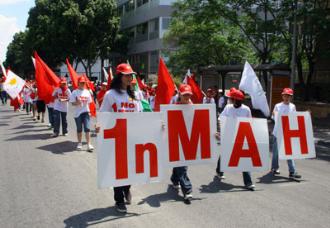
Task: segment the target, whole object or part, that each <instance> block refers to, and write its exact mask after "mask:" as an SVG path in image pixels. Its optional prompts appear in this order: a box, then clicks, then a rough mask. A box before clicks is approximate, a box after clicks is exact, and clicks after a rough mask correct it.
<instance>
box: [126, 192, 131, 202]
mask: <svg viewBox="0 0 330 228" xmlns="http://www.w3.org/2000/svg"><path fill="white" fill-rule="evenodd" d="M125 200H126V204H131V203H132V193H131V190H128V192H127V194H125Z"/></svg>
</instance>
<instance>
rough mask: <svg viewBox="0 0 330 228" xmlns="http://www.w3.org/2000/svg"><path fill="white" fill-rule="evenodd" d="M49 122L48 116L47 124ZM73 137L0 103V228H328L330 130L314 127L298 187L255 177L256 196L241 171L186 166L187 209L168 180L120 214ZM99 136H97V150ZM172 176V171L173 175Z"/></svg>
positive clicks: (137, 189)
mask: <svg viewBox="0 0 330 228" xmlns="http://www.w3.org/2000/svg"><path fill="white" fill-rule="evenodd" d="M47 120H48V118H46V122H47ZM68 120H69V136H66V137H64V136H60V137H58V138H50V135H51V133H52V132H51V131H50V130H49V129H48V127H47V123H40V122H34V121H33V120H32V117H31V116H29V115H26V113H25V112H20V113H14V112H13V111H12V109H11V108H10V107H9V106H2V105H0V205H1V208H0V228H7V227H8V228H11V227H15V228H16V227H19V228H20V227H43V228H44V227H143V228H146V227H153V228H154V227H157V228H160V227H205V228H206V227H290V228H293V227H300V228H301V227H327V228H328V227H330V175H329V168H330V137H329V134H330V128H328V127H326V126H325V125H321V127H315V138H316V147H317V154H318V157H317V159H310V160H299V161H297V162H296V164H297V170H298V172H299V173H300V174H302V175H303V179H302V181H301V182H300V183H298V182H294V181H290V180H289V179H288V178H287V177H288V171H287V165H286V164H285V162H283V161H281V163H280V166H281V175H280V176H278V177H276V178H274V177H273V176H272V175H270V174H269V173H253V174H252V176H253V180H254V182H255V184H256V187H257V189H256V191H255V192H250V191H246V190H245V189H244V188H243V180H242V175H241V174H240V173H227V174H226V177H227V178H226V180H224V181H223V182H220V181H219V180H218V179H217V178H214V174H215V166H216V164H214V165H201V166H192V167H189V171H188V174H189V177H190V179H191V181H192V184H193V195H194V199H193V200H192V202H191V204H190V205H188V204H185V203H184V202H183V200H182V196H181V194H180V195H177V193H176V192H175V191H174V190H173V189H172V188H171V187H170V186H169V184H170V181H167V182H162V183H156V184H150V185H139V186H133V187H132V194H133V204H132V205H130V206H128V213H127V214H126V215H121V214H119V213H117V212H116V210H115V208H114V200H113V191H112V189H103V190H99V189H98V188H97V185H96V153H88V152H86V151H81V152H78V151H76V150H75V147H76V143H75V142H76V135H75V125H74V121H73V117H72V115H69V116H68ZM95 140H96V138H95V137H94V138H93V141H94V145H96V143H95ZM168 177H170V170H169V171H168Z"/></svg>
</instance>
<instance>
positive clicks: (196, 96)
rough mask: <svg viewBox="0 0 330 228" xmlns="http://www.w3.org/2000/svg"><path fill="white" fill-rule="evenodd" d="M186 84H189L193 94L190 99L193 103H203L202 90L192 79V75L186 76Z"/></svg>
mask: <svg viewBox="0 0 330 228" xmlns="http://www.w3.org/2000/svg"><path fill="white" fill-rule="evenodd" d="M187 84H188V85H190V87H191V90H192V92H193V95H192V97H191V101H192V102H193V103H194V104H202V103H203V97H204V95H203V91H202V90H201V88H199V86H198V85H197V83H196V81H195V80H194V77H193V75H192V76H187Z"/></svg>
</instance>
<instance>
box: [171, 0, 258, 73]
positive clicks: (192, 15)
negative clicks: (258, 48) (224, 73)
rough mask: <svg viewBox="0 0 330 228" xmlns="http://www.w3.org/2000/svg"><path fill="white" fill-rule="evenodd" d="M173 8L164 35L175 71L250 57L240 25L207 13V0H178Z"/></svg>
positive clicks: (247, 44) (227, 62) (249, 49)
mask: <svg viewBox="0 0 330 228" xmlns="http://www.w3.org/2000/svg"><path fill="white" fill-rule="evenodd" d="M174 8H175V12H174V14H173V17H172V21H171V24H170V29H169V31H168V32H167V33H166V35H165V45H166V47H167V48H168V50H169V52H168V53H169V57H170V59H169V66H170V67H171V69H172V71H173V72H174V74H183V73H184V72H185V71H186V70H187V68H192V69H197V68H198V67H199V66H207V65H210V64H230V63H238V62H242V61H243V60H244V59H251V58H252V57H253V54H252V53H253V51H252V49H251V46H250V45H249V43H248V42H247V41H246V39H245V38H244V37H243V36H242V34H241V33H240V30H239V28H238V27H236V26H233V25H231V24H229V23H228V22H227V21H226V20H225V19H224V18H221V17H219V16H218V15H216V14H213V12H209V11H208V2H205V1H204V2H203V1H200V0H184V1H178V2H176V3H175V4H174ZM171 47H176V48H175V49H174V50H173V49H171Z"/></svg>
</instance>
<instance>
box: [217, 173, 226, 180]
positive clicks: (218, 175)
mask: <svg viewBox="0 0 330 228" xmlns="http://www.w3.org/2000/svg"><path fill="white" fill-rule="evenodd" d="M216 177H218V178H219V179H220V180H224V179H226V176H225V175H223V173H217V175H216Z"/></svg>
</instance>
